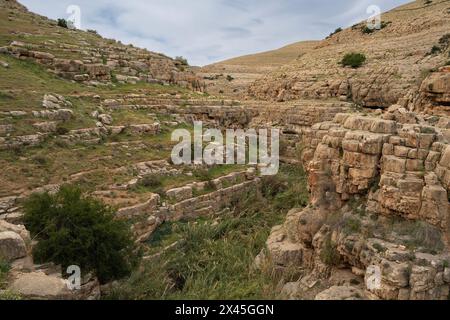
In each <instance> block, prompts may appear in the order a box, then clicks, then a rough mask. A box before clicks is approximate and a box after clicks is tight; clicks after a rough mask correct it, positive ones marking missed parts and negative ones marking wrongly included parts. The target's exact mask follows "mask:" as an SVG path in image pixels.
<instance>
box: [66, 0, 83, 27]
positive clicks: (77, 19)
mask: <svg viewBox="0 0 450 320" xmlns="http://www.w3.org/2000/svg"><path fill="white" fill-rule="evenodd" d="M66 14H68V15H69V16H68V17H67V19H66V20H67V27H68V28H69V29H81V8H80V6H78V5H75V4H72V5H70V6H68V7H67V9H66Z"/></svg>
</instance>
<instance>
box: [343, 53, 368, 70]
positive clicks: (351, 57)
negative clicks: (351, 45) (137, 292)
mask: <svg viewBox="0 0 450 320" xmlns="http://www.w3.org/2000/svg"><path fill="white" fill-rule="evenodd" d="M365 61H366V56H365V55H364V54H362V53H347V54H346V55H345V56H344V58H343V59H342V65H343V66H344V67H346V66H350V67H352V68H355V69H356V68H359V67H361V66H362V65H363V63H364V62H365Z"/></svg>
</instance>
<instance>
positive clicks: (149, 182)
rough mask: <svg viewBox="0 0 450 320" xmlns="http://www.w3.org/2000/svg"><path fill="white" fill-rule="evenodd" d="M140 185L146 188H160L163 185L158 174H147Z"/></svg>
mask: <svg viewBox="0 0 450 320" xmlns="http://www.w3.org/2000/svg"><path fill="white" fill-rule="evenodd" d="M139 185H141V186H143V187H145V188H159V187H161V186H162V182H161V179H160V178H159V177H157V176H145V177H144V178H143V179H142V180H140V181H139Z"/></svg>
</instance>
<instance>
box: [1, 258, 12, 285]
mask: <svg viewBox="0 0 450 320" xmlns="http://www.w3.org/2000/svg"><path fill="white" fill-rule="evenodd" d="M9 269H10V265H9V263H8V262H6V261H5V260H3V259H2V258H1V257H0V290H2V289H5V287H6V284H7V283H6V280H7V276H8V272H9Z"/></svg>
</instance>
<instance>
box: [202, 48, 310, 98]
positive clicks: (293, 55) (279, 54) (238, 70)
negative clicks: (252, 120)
mask: <svg viewBox="0 0 450 320" xmlns="http://www.w3.org/2000/svg"><path fill="white" fill-rule="evenodd" d="M315 45H316V42H315V41H302V42H297V43H294V44H291V45H288V46H285V47H283V48H280V49H277V50H272V51H267V52H261V53H257V54H251V55H246V56H242V57H237V58H233V59H229V60H226V61H222V62H218V63H214V64H212V65H209V66H205V67H203V68H201V69H200V70H198V75H199V76H201V77H203V80H204V81H205V82H206V85H207V88H208V91H209V92H211V93H213V94H217V93H219V91H222V92H223V93H224V94H226V95H232V96H242V95H243V94H244V93H245V91H246V88H247V86H248V85H250V84H251V83H252V82H253V81H255V80H256V79H258V78H260V77H262V76H263V75H265V74H267V73H270V72H272V71H274V70H276V69H278V68H280V67H281V66H283V65H285V64H287V63H289V62H292V61H293V60H295V59H297V58H298V57H300V56H302V55H304V54H305V53H307V52H309V51H310V50H312V49H313V48H314V47H315ZM228 76H230V77H231V78H230V77H228Z"/></svg>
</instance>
